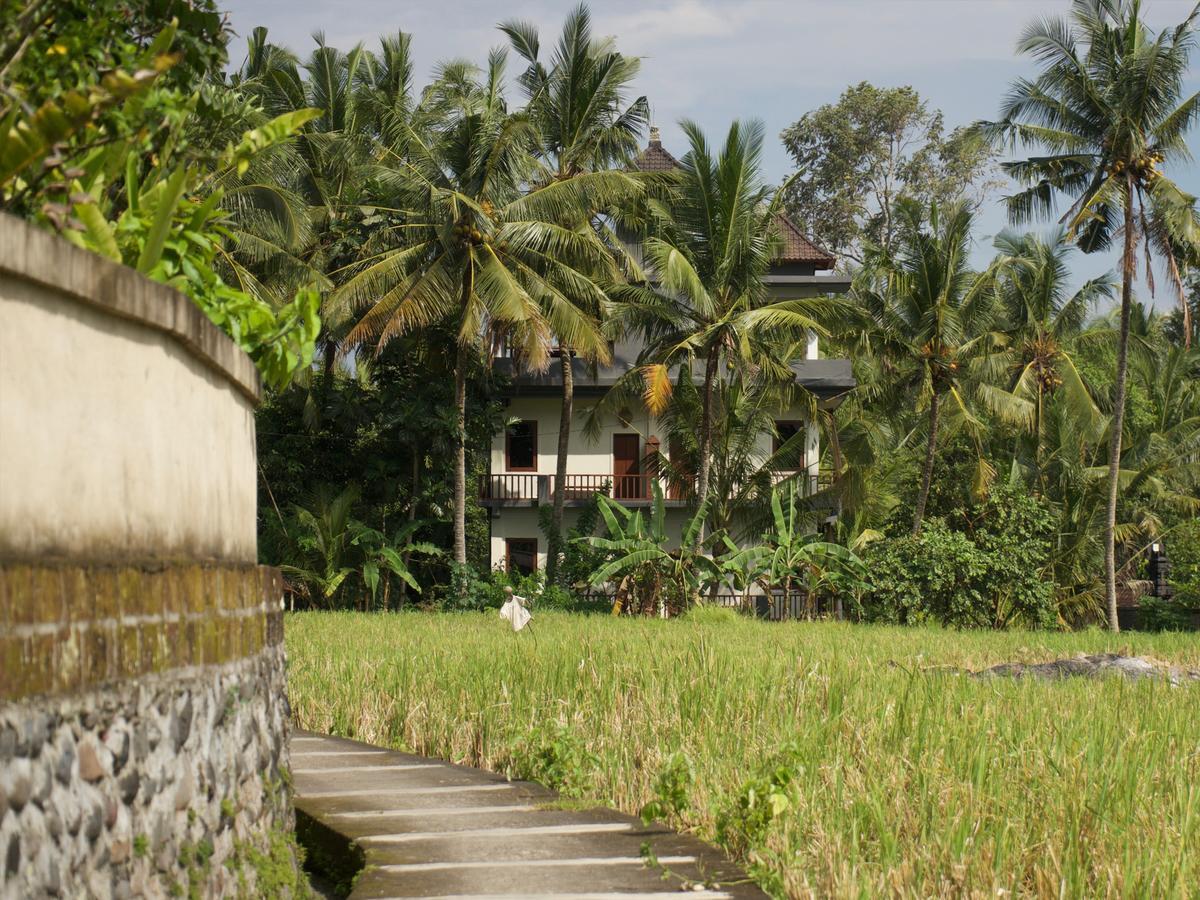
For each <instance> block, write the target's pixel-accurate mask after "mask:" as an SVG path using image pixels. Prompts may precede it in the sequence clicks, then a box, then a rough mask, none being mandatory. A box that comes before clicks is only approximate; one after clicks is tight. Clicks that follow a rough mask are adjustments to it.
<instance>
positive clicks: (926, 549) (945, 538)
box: [863, 488, 1055, 628]
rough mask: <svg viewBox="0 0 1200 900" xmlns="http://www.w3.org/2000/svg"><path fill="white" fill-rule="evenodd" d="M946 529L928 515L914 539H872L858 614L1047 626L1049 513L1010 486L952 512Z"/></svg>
mask: <svg viewBox="0 0 1200 900" xmlns="http://www.w3.org/2000/svg"><path fill="white" fill-rule="evenodd" d="M951 522H952V523H953V524H954V525H957V526H959V527H957V528H956V527H951V525H950V524H948V523H947V522H946V521H943V520H940V519H933V520H930V521H929V522H927V523H926V524H925V527H924V530H923V531H922V533H921V534H920V535H919V536H917V537H911V536H908V535H906V536H903V537H899V538H890V539H885V540H882V541H878V542H877V543H875V544H874V545H872V547H871V550H870V552H869V554H868V569H869V571H870V575H869V581H868V587H867V589H866V591H865V592H864V595H863V614H864V615H865V617H866V618H868V619H871V620H874V621H882V622H893V623H898V624H918V623H922V622H938V623H941V624H943V625H948V626H952V627H955V628H1007V627H1010V626H1013V625H1024V626H1030V627H1048V626H1051V625H1053V624H1054V622H1055V615H1054V586H1053V584H1052V583H1051V582H1050V581H1049V580H1048V579H1046V578H1045V576H1044V574H1043V573H1044V570H1045V567H1046V565H1047V563H1048V560H1049V555H1050V539H1049V538H1050V534H1051V532H1052V529H1053V526H1054V522H1053V517H1052V515H1051V513H1050V511H1049V510H1048V509H1046V508H1045V507H1044V506H1043V505H1042V504H1041V503H1039V502H1038V501H1037V500H1036V499H1034V498H1032V497H1030V496H1029V495H1027V494H1021V493H1020V492H1018V491H1016V490H1014V489H1011V488H1002V489H999V490H997V491H996V492H994V493H993V494H992V496H990V497H989V498H988V499H987V500H986V501H985V502H984V503H982V504H977V505H975V506H973V507H970V508H968V509H962V510H958V511H956V513H955V514H954V515H953V516H952V517H951Z"/></svg>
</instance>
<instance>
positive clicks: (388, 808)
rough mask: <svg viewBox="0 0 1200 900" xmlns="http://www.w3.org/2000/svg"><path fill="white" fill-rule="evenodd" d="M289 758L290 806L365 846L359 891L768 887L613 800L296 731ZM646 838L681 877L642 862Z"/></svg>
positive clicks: (600, 893)
mask: <svg viewBox="0 0 1200 900" xmlns="http://www.w3.org/2000/svg"><path fill="white" fill-rule="evenodd" d="M291 757H292V776H293V782H294V785H295V789H296V808H297V810H299V811H300V812H302V813H304V814H307V815H308V816H310V817H311V818H313V819H315V820H316V821H317V822H319V823H321V824H322V825H324V826H326V827H328V828H329V829H331V830H332V831H333V832H336V833H337V834H339V835H344V836H345V837H346V838H350V839H353V840H355V841H357V842H358V845H359V846H360V847H362V848H363V850H364V851H365V855H366V869H365V870H364V872H363V874H362V875H360V876H359V878H358V879H357V881H356V882H355V886H354V892H353V893H352V894H351V897H353V898H356V900H357V898H382V897H427V898H430V897H439V898H463V900H467V898H470V900H510V898H514V900H515V898H519V897H530V898H537V900H568V898H570V900H610V898H617V900H624V898H627V897H641V898H657V900H677V898H680V897H695V898H699V900H741V898H751V897H753V898H761V897H764V896H765V894H763V893H762V892H761V891H760V890H759V889H758V888H757V887H755V886H754V885H753V884H750V883H748V882H747V881H746V879H745V876H744V875H742V874H741V872H740V871H739V870H738V869H737V868H735V867H734V866H733V865H731V864H730V863H729V861H728V860H726V859H725V857H724V856H723V855H722V854H721V853H720V852H719V851H718V850H716V849H714V848H712V847H710V846H708V845H706V844H703V843H701V842H700V841H698V840H696V839H695V838H692V837H688V836H686V835H679V834H675V833H674V832H672V831H671V830H670V829H667V828H664V827H662V826H658V825H654V826H650V827H646V826H644V825H643V824H642V823H641V821H640V820H639V819H636V818H633V817H631V816H626V815H622V814H621V813H617V812H614V811H612V810H607V809H591V810H576V809H562V808H554V807H553V806H551V804H553V803H554V801H555V800H556V799H557V795H556V794H555V793H554V792H553V791H550V790H547V789H546V788H544V787H542V786H541V785H537V784H532V783H529V782H521V781H516V782H509V781H506V780H505V779H504V777H503V776H501V775H496V774H494V773H491V772H484V771H482V770H480V769H471V768H467V767H465V766H452V765H449V764H447V763H442V762H437V761H435V760H431V759H428V758H426V757H421V756H413V755H411V754H407V753H398V752H396V751H392V750H384V749H381V748H379V747H373V746H371V745H369V744H361V743H358V742H357V741H349V740H345V739H343V738H335V737H329V736H328V735H319V734H312V733H310V732H304V731H297V732H295V733H294V734H293V736H292V743H291ZM646 842H649V843H650V844H651V846H652V847H653V848H654V852H655V853H656V854H657V855H658V860H659V862H660V863H661V864H662V865H663V866H665V867H666V868H668V869H670V870H671V872H672V873H676V874H677V875H679V876H681V877H671V878H668V879H666V880H664V879H663V877H662V873H661V872H659V871H657V870H654V869H651V868H649V867H647V866H646V865H645V864H644V862H643V859H642V854H641V847H642V845H643V844H644V843H646ZM700 883H704V884H707V885H709V886H708V887H696V886H695V885H698V884H700ZM681 890H686V891H687V893H685V894H681V893H680V891H681Z"/></svg>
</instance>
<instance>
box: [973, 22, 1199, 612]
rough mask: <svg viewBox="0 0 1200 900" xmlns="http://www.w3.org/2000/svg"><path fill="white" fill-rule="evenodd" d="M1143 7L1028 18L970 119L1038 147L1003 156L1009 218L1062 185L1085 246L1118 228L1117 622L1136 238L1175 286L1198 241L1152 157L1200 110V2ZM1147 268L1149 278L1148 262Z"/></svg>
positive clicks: (1181, 201) (1113, 504)
mask: <svg viewBox="0 0 1200 900" xmlns="http://www.w3.org/2000/svg"><path fill="white" fill-rule="evenodd" d="M1141 13H1142V9H1141V3H1140V0H1074V3H1073V4H1072V14H1071V18H1070V20H1066V19H1062V18H1047V19H1043V20H1039V21H1037V22H1034V23H1033V24H1031V25H1030V26H1029V27H1028V28H1027V29H1026V30H1025V32H1024V34H1023V35H1022V36H1021V39H1020V41H1019V43H1018V51H1019V52H1021V53H1024V54H1028V55H1030V56H1032V57H1033V58H1034V59H1035V60H1036V61H1037V62H1038V63H1039V64H1040V65H1041V72H1040V74H1039V75H1038V76H1037V77H1036V78H1033V79H1024V78H1022V79H1018V80H1017V81H1015V82H1014V83H1013V85H1012V88H1011V90H1010V92H1009V96H1008V97H1007V98H1006V100H1005V102H1004V104H1003V106H1002V108H1001V118H1000V119H999V120H998V121H995V122H983V123H979V128H980V131H981V133H983V134H984V135H986V136H988V137H989V138H991V139H993V140H996V141H1001V140H1003V141H1007V142H1009V144H1010V145H1011V146H1013V147H1016V146H1018V145H1020V146H1024V147H1031V148H1033V147H1037V148H1042V149H1044V150H1045V151H1046V155H1043V156H1031V157H1029V158H1027V159H1018V160H1014V161H1011V162H1008V163H1005V164H1003V168H1004V169H1005V171H1007V172H1008V174H1009V175H1011V176H1012V177H1013V178H1014V179H1015V180H1017V181H1018V182H1020V183H1022V184H1025V185H1027V187H1026V188H1025V189H1024V190H1022V191H1019V192H1018V193H1016V194H1014V195H1012V196H1010V197H1008V198H1007V204H1008V211H1009V216H1010V218H1011V219H1012V221H1013V222H1014V223H1022V222H1026V221H1029V220H1030V219H1032V218H1033V217H1035V216H1038V215H1050V214H1052V213H1054V212H1055V206H1056V201H1057V199H1058V197H1059V196H1060V195H1062V196H1065V197H1066V198H1067V199H1068V200H1069V202H1070V205H1069V207H1068V209H1067V211H1066V213H1065V214H1064V215H1063V216H1062V219H1061V221H1062V222H1063V223H1064V224H1065V225H1066V229H1067V234H1068V236H1069V237H1070V238H1071V239H1072V240H1074V241H1076V242H1077V243H1078V244H1079V246H1080V247H1081V248H1082V249H1083V250H1084V251H1085V252H1088V253H1091V252H1098V251H1103V250H1105V249H1107V248H1108V247H1109V246H1110V245H1111V243H1112V241H1113V240H1114V238H1117V237H1119V238H1120V240H1121V324H1120V335H1119V342H1118V350H1117V360H1116V367H1117V379H1116V386H1115V398H1114V411H1113V417H1112V422H1111V425H1110V431H1111V438H1110V440H1109V475H1108V509H1107V515H1106V520H1105V548H1104V577H1105V594H1106V601H1107V607H1108V620H1109V628H1110V629H1111V630H1113V631H1117V630H1118V625H1117V584H1116V545H1115V540H1116V538H1115V529H1116V519H1117V500H1118V495H1119V492H1120V465H1121V437H1122V428H1123V426H1124V415H1125V394H1126V377H1127V365H1128V338H1129V314H1130V309H1131V306H1132V303H1133V280H1134V277H1135V275H1136V270H1137V257H1136V250H1137V245H1138V243H1139V242H1140V243H1141V244H1143V246H1144V248H1145V252H1146V256H1147V258H1149V257H1150V255H1151V252H1152V251H1155V252H1157V253H1158V254H1159V255H1160V256H1161V257H1162V258H1163V260H1164V261H1165V263H1166V265H1167V269H1168V272H1170V273H1171V274H1172V280H1173V281H1175V282H1176V285H1177V287H1180V293H1182V290H1181V286H1179V277H1178V268H1177V265H1176V257H1175V253H1174V248H1175V247H1178V246H1185V247H1187V246H1195V245H1196V244H1197V243H1198V242H1200V219H1198V217H1197V212H1196V209H1195V198H1194V197H1192V196H1191V195H1189V194H1187V193H1186V192H1185V191H1183V190H1182V189H1181V188H1180V187H1179V186H1178V185H1177V184H1175V183H1174V182H1173V181H1171V179H1170V178H1168V177H1167V176H1166V175H1164V174H1163V172H1162V171H1161V170H1160V168H1159V166H1160V165H1161V164H1162V163H1164V162H1167V163H1174V162H1178V161H1183V160H1187V159H1189V158H1190V152H1189V150H1188V146H1187V132H1188V129H1189V128H1190V127H1191V126H1192V124H1193V123H1194V121H1195V119H1196V117H1197V114H1198V112H1200V93H1197V94H1192V95H1191V96H1188V97H1186V98H1184V97H1183V82H1184V78H1185V77H1186V75H1187V74H1188V71H1189V55H1190V52H1191V50H1192V47H1193V44H1194V41H1195V30H1194V26H1195V21H1196V17H1197V15H1198V14H1200V6H1198V7H1196V8H1195V9H1193V10H1192V13H1191V14H1190V15H1189V16H1188V17H1187V18H1186V19H1185V20H1184V21H1183V22H1181V23H1180V24H1179V25H1177V26H1175V27H1174V28H1168V29H1165V30H1163V31H1162V32H1160V33H1159V34H1157V35H1155V34H1153V33H1152V32H1151V31H1150V29H1149V28H1148V26H1147V25H1146V24H1145V22H1143V21H1142V18H1141ZM1145 274H1146V277H1147V278H1148V279H1151V284H1152V283H1153V282H1152V278H1153V273H1152V270H1151V268H1150V266H1149V265H1147V267H1146V270H1145ZM1187 324H1188V323H1187V322H1186V306H1185V326H1186V325H1187ZM1184 330H1185V333H1187V332H1189V331H1190V328H1187V327H1185V329H1184Z"/></svg>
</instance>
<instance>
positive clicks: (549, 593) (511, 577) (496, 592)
mask: <svg viewBox="0 0 1200 900" xmlns="http://www.w3.org/2000/svg"><path fill="white" fill-rule="evenodd" d="M450 569H451V577H450V583H449V584H448V585H445V586H443V587H440V588H439V589H437V590H436V591H435V592H434V594H433V595H432V601H433V605H434V606H435V607H437V608H439V609H443V610H476V611H477V610H481V609H499V608H500V607H501V606H503V605H504V601H505V600H506V599H507V594H506V593H505V590H504V589H505V588H506V587H511V588H512V589H513V593H514V594H517V595H518V596H520V597H523V598H524V600H525V605H526V606H527V607H529V609H530V610H531V611H534V612H536V611H537V610H539V609H559V610H568V611H575V610H581V609H583V608H585V606H586V604H582V603H581V602H580V601H579V600H578V599H576V597H575V596H574V595H572V594H571V592H570V591H568V590H566V589H565V588H562V587H559V586H558V585H555V584H549V585H548V584H546V573H545V572H544V571H542V570H540V569H539V570H538V571H536V572H533V573H531V574H529V575H521V574H520V573H510V572H505V571H503V570H502V569H495V570H493V571H491V572H488V573H486V574H483V573H480V572H478V571H477V570H476V569H475V568H473V567H472V566H470V565H467V566H458V565H455V564H454V563H451V564H450Z"/></svg>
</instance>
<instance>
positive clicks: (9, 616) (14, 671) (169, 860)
mask: <svg viewBox="0 0 1200 900" xmlns="http://www.w3.org/2000/svg"><path fill="white" fill-rule="evenodd" d="M106 586H107V587H106ZM278 587H279V577H278V574H277V573H275V572H274V571H273V570H269V569H260V568H258V567H253V566H249V567H225V568H220V567H216V568H214V567H209V568H204V567H198V566H193V567H186V568H174V569H173V568H170V567H167V568H165V569H163V570H161V571H158V572H144V571H138V570H135V569H129V568H124V569H120V570H109V569H86V568H77V567H46V566H43V567H29V566H20V567H17V566H0V606H2V613H0V615H2V616H3V618H4V619H6V620H7V621H4V622H3V623H0V624H2V625H3V626H5V627H0V635H3V636H2V637H0V653H2V654H3V656H2V657H0V658H2V659H3V660H4V667H3V669H2V670H0V675H2V676H3V681H0V854H2V869H0V897H3V898H4V900H8V898H27V897H43V896H61V897H80V896H87V897H96V898H107V897H150V898H155V897H172V896H200V897H222V896H245V897H257V896H263V895H264V891H263V890H260V888H261V885H260V884H259V882H260V878H261V874H260V870H261V869H262V868H263V861H264V860H268V861H269V860H270V859H271V856H272V852H273V851H274V852H275V853H277V854H278V853H279V852H280V847H281V846H283V847H284V850H283V852H284V854H285V856H286V857H287V858H285V859H283V860H282V864H283V865H284V866H288V865H290V866H292V867H293V868H294V861H292V860H291V859H290V855H288V854H289V853H290V851H288V850H287V848H286V846H285V845H281V844H280V843H279V837H280V835H282V834H284V833H286V832H290V831H291V828H292V824H293V823H292V819H291V809H290V801H289V799H288V786H287V785H286V783H285V780H286V778H287V774H286V768H287V735H288V719H289V710H288V705H287V696H286V691H285V687H286V685H285V671H284V651H283V645H282V621H281V613H280V612H279V603H278V600H277V599H276V598H277V596H278ZM214 594H216V596H215V595H214ZM22 597H23V598H25V602H19V599H20V598H22ZM68 607H69V608H68ZM14 618H19V619H21V621H14ZM132 676H137V677H132ZM64 688H68V689H67V690H63V689H64ZM17 691H19V692H20V694H19V695H17V694H16V692H17ZM3 701H8V702H3Z"/></svg>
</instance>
